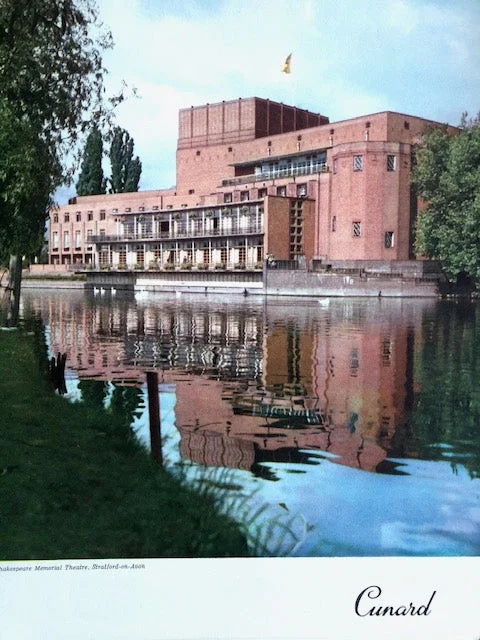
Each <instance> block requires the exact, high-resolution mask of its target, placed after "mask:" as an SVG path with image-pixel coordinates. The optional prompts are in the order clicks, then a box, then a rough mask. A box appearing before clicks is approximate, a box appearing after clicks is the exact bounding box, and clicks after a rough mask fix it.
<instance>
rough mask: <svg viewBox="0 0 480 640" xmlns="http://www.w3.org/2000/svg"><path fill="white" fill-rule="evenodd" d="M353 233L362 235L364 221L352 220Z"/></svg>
mask: <svg viewBox="0 0 480 640" xmlns="http://www.w3.org/2000/svg"><path fill="white" fill-rule="evenodd" d="M352 235H353V237H354V238H359V237H360V236H361V235H362V223H361V222H359V221H355V222H352Z"/></svg>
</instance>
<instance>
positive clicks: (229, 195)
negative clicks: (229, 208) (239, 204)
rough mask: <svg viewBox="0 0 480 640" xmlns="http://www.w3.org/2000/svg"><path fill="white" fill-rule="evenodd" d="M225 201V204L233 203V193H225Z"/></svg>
mask: <svg viewBox="0 0 480 640" xmlns="http://www.w3.org/2000/svg"><path fill="white" fill-rule="evenodd" d="M223 201H224V202H232V194H231V193H224V194H223Z"/></svg>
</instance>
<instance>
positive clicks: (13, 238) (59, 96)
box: [0, 0, 111, 324]
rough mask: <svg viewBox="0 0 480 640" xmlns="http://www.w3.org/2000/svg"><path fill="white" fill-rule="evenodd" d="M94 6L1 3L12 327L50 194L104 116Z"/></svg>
mask: <svg viewBox="0 0 480 640" xmlns="http://www.w3.org/2000/svg"><path fill="white" fill-rule="evenodd" d="M110 45H111V37H110V35H109V34H108V33H104V32H102V31H101V28H100V25H99V23H98V20H97V9H96V5H95V3H94V0H42V1H41V2H31V0H0V226H1V229H2V232H1V234H0V258H2V259H3V260H4V261H5V260H6V256H7V255H8V254H10V255H11V258H10V264H11V265H17V267H16V268H15V269H13V270H12V269H11V273H10V275H11V278H10V280H11V282H10V290H11V296H10V305H11V313H10V314H9V316H10V317H9V321H11V323H12V324H15V323H16V322H17V320H18V300H19V295H20V284H21V268H20V256H21V255H22V254H27V253H30V252H35V251H36V250H38V249H39V248H40V247H41V244H42V237H43V231H44V226H45V220H46V218H47V215H48V209H49V207H50V205H51V194H52V193H53V192H54V191H55V189H56V188H57V187H59V186H60V185H61V184H63V183H65V182H68V181H69V179H71V176H72V173H73V166H69V165H71V164H72V163H71V158H72V157H74V156H75V153H74V152H75V147H76V143H77V141H78V138H79V136H80V135H81V134H82V132H83V131H84V130H85V129H86V127H87V125H88V123H90V122H91V121H92V119H93V120H94V121H95V120H97V119H99V118H101V117H102V116H105V111H104V108H103V106H102V100H103V74H104V69H103V66H102V55H101V54H102V51H103V50H104V49H105V48H106V47H109V46H110Z"/></svg>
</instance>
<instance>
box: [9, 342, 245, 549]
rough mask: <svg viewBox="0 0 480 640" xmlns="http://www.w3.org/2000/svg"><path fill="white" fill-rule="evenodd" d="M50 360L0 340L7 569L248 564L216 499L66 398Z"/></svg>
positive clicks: (116, 419) (241, 541)
mask: <svg viewBox="0 0 480 640" xmlns="http://www.w3.org/2000/svg"><path fill="white" fill-rule="evenodd" d="M44 356H45V354H44V353H43V351H42V348H41V347H39V346H38V340H37V339H36V337H35V336H34V335H33V334H31V333H28V334H27V333H26V332H24V331H0V406H1V407H2V412H1V415H0V441H1V448H0V517H1V521H2V527H1V529H0V559H1V560H40V559H49V560H50V559H62V558H63V559H77V558H92V559H96V558H150V557H224V556H245V555H248V550H247V544H246V541H245V537H244V536H243V534H242V532H241V531H240V529H239V527H238V525H237V524H236V523H234V522H233V521H232V520H231V519H229V518H228V517H226V516H223V515H221V514H220V513H219V512H218V510H217V508H216V504H215V499H214V497H213V496H212V495H208V494H206V493H198V492H197V491H195V490H193V489H191V488H188V487H186V486H184V485H182V484H181V483H180V482H179V481H178V480H177V479H175V478H173V477H172V476H171V475H169V474H168V473H167V472H166V471H165V470H164V469H163V468H162V467H160V466H159V465H158V464H157V463H155V462H154V461H153V460H152V459H151V458H150V456H149V454H148V452H147V451H146V450H145V449H144V448H143V447H142V445H141V444H140V443H139V442H138V440H137V439H136V438H135V437H134V435H133V434H132V433H131V430H130V426H129V425H128V424H127V423H126V421H125V419H124V417H123V415H124V414H123V413H122V412H117V413H113V412H112V411H106V410H104V411H103V412H102V411H99V410H92V409H89V408H88V407H87V406H85V405H84V404H82V403H81V402H77V403H74V404H71V403H69V402H68V401H67V400H65V399H64V398H62V397H60V396H58V395H57V394H56V393H55V392H54V391H53V388H52V385H51V384H50V382H49V380H48V379H47V377H46V375H45V367H44V366H42V364H41V363H42V362H45V358H44Z"/></svg>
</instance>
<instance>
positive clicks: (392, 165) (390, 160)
mask: <svg viewBox="0 0 480 640" xmlns="http://www.w3.org/2000/svg"><path fill="white" fill-rule="evenodd" d="M396 168H397V157H396V156H390V155H388V156H387V171H395V170H396Z"/></svg>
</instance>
